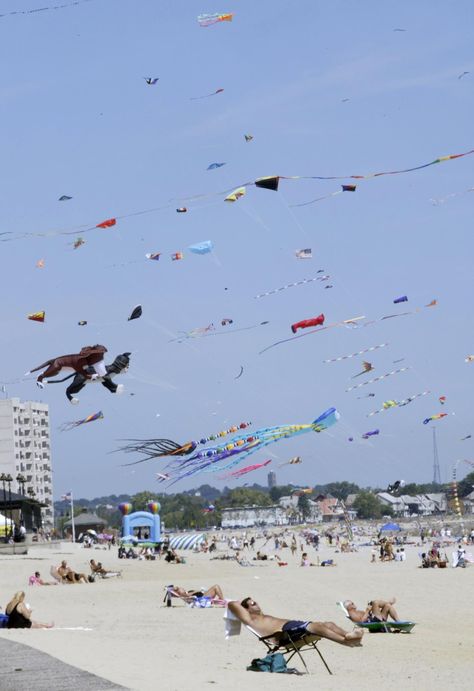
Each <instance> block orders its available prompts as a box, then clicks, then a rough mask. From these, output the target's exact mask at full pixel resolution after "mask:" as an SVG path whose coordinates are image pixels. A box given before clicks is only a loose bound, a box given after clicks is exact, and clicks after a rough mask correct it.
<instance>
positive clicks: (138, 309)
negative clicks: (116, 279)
mask: <svg viewBox="0 0 474 691" xmlns="http://www.w3.org/2000/svg"><path fill="white" fill-rule="evenodd" d="M142 314H143V310H142V306H141V305H137V306H136V307H134V308H133V310H132V311H131V312H130V316H129V318H128V319H127V321H129V322H130V321H132V319H138V318H139V317H141V316H142Z"/></svg>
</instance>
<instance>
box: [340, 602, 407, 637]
mask: <svg viewBox="0 0 474 691" xmlns="http://www.w3.org/2000/svg"><path fill="white" fill-rule="evenodd" d="M336 605H338V607H340V608H341V609H342V611H343V612H344V614H345V615H346V617H347V618H348V619H349V620H350V621H352V619H351V618H350V616H349V612H348V611H347V609H346V608H345V607H344V602H342V601H341V602H336ZM352 623H353V624H355V625H356V626H358V627H359V628H361V629H366V630H367V631H368V632H369V633H382V632H383V633H410V632H411V631H412V629H413V628H414V627H415V626H416V623H415V622H414V621H364V622H357V621H354V622H352Z"/></svg>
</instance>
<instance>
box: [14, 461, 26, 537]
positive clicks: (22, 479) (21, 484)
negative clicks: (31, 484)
mask: <svg viewBox="0 0 474 691" xmlns="http://www.w3.org/2000/svg"><path fill="white" fill-rule="evenodd" d="M16 481H17V482H18V487H19V489H20V491H19V494H21V496H22V497H24V496H25V482H26V477H25V476H24V475H22V474H21V473H18V475H17V476H16ZM21 525H24V518H23V504H22V505H21V508H20V526H21Z"/></svg>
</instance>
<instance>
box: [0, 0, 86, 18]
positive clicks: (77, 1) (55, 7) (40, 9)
mask: <svg viewBox="0 0 474 691" xmlns="http://www.w3.org/2000/svg"><path fill="white" fill-rule="evenodd" d="M84 2H93V0H74V2H64V3H62V4H61V5H49V6H48V7H36V8H35V9H34V10H13V11H11V12H4V13H3V14H0V19H3V18H4V17H12V16H13V15H16V14H38V12H47V11H49V10H63V9H65V8H66V7H75V6H76V5H82V4H83V3H84Z"/></svg>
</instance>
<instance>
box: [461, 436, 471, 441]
mask: <svg viewBox="0 0 474 691" xmlns="http://www.w3.org/2000/svg"><path fill="white" fill-rule="evenodd" d="M466 439H472V434H468V435H467V436H465V437H463V438H462V439H461V440H460V441H466Z"/></svg>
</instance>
